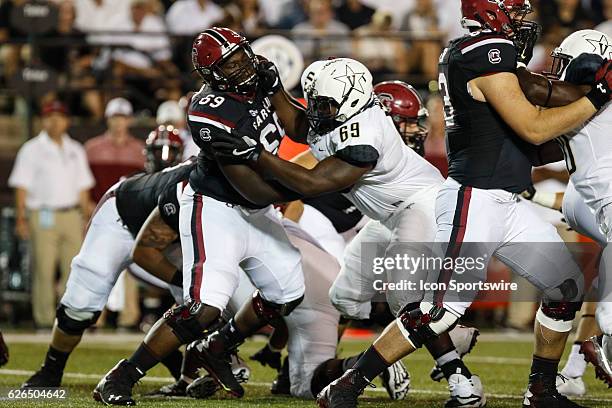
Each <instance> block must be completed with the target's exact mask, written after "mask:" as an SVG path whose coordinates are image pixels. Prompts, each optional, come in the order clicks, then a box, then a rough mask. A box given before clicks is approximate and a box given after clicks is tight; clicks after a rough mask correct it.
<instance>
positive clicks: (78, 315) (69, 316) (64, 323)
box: [55, 303, 101, 336]
mask: <svg viewBox="0 0 612 408" xmlns="http://www.w3.org/2000/svg"><path fill="white" fill-rule="evenodd" d="M100 313H101V311H97V312H83V311H79V310H73V309H70V308H68V307H66V306H64V305H62V304H61V303H60V305H59V307H58V308H57V311H56V313H55V317H56V318H57V327H58V328H59V329H60V330H61V331H63V332H64V333H66V334H68V335H71V336H80V335H81V334H83V332H84V331H85V330H86V329H88V328H89V327H90V326H92V325H93V324H95V323H96V321H97V320H98V317H100Z"/></svg>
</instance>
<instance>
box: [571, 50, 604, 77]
mask: <svg viewBox="0 0 612 408" xmlns="http://www.w3.org/2000/svg"><path fill="white" fill-rule="evenodd" d="M603 62H604V59H603V58H602V57H601V56H600V55H597V54H588V53H586V52H583V53H582V54H580V55H579V56H577V57H576V58H573V59H572V60H571V61H570V63H569V64H568V65H567V68H565V75H564V77H563V79H564V80H565V81H567V82H570V83H572V84H574V85H593V84H594V83H595V82H597V81H596V80H595V75H596V74H597V71H599V68H601V66H602V64H603Z"/></svg>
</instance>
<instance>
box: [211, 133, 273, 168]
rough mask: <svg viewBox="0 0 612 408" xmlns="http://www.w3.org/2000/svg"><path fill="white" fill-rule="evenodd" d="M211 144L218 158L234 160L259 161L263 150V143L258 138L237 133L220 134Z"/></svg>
mask: <svg viewBox="0 0 612 408" xmlns="http://www.w3.org/2000/svg"><path fill="white" fill-rule="evenodd" d="M211 146H212V149H213V153H214V154H215V156H216V157H217V158H218V159H221V160H230V161H234V162H235V161H238V162H240V161H249V160H252V161H257V160H258V159H259V155H260V154H261V151H262V150H263V145H262V144H261V143H259V141H258V140H256V139H253V138H252V137H250V136H240V135H237V134H235V133H233V134H229V133H227V134H224V135H218V136H217V137H216V138H215V140H213V142H212V143H211Z"/></svg>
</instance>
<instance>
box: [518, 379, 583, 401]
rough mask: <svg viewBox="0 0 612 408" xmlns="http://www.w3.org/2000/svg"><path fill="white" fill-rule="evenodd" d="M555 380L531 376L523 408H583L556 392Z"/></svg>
mask: <svg viewBox="0 0 612 408" xmlns="http://www.w3.org/2000/svg"><path fill="white" fill-rule="evenodd" d="M556 378H557V377H556V376H555V377H551V376H545V375H542V374H531V375H530V376H529V387H528V388H527V391H526V392H525V395H524V398H523V408H584V407H583V406H582V405H578V404H576V403H575V402H572V401H570V400H568V399H567V397H566V396H564V395H561V394H560V393H559V392H558V391H557V380H556Z"/></svg>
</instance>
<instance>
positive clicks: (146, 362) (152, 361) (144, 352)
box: [128, 343, 159, 374]
mask: <svg viewBox="0 0 612 408" xmlns="http://www.w3.org/2000/svg"><path fill="white" fill-rule="evenodd" d="M128 361H129V362H130V363H132V364H134V365H135V366H136V367H138V369H139V370H140V371H141V372H142V373H143V374H144V373H146V372H147V371H149V370H150V369H151V368H153V367H155V366H156V365H157V363H159V358H158V357H157V356H156V355H155V354H153V352H152V351H151V349H149V347H147V345H146V344H144V343H140V346H138V348H137V349H136V351H135V352H134V354H132V357H130V358H129V360H128Z"/></svg>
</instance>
